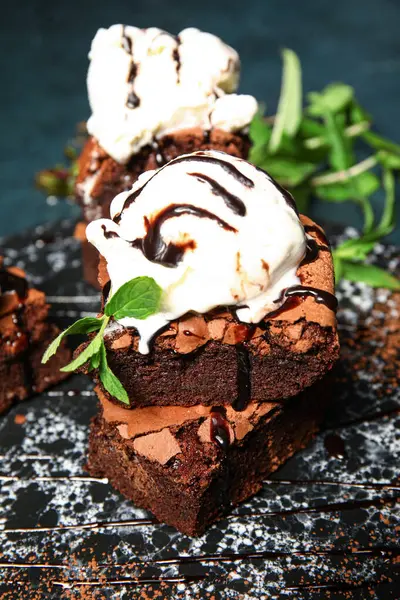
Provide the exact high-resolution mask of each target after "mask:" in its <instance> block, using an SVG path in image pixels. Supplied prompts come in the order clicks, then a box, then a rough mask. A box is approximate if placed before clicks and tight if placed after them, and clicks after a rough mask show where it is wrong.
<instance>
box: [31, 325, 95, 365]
mask: <svg viewBox="0 0 400 600" xmlns="http://www.w3.org/2000/svg"><path fill="white" fill-rule="evenodd" d="M101 323H102V321H101V319H97V318H96V317H85V318H83V319H79V321H76V322H75V323H73V325H70V327H68V329H66V330H65V331H62V332H61V333H60V334H59V335H58V336H57V337H56V339H55V340H53V341H52V342H51V344H50V346H49V347H48V348H47V350H46V352H45V353H44V354H43V357H42V364H45V363H47V361H48V360H49V359H50V358H51V357H52V356H53V355H54V354H55V353H56V352H57V350H58V347H59V345H60V344H61V342H62V340H63V338H65V336H67V335H75V334H79V333H91V332H93V331H97V330H98V329H100V327H101Z"/></svg>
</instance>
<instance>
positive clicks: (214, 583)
mask: <svg viewBox="0 0 400 600" xmlns="http://www.w3.org/2000/svg"><path fill="white" fill-rule="evenodd" d="M74 225H75V224H74V223H73V222H72V221H63V222H60V223H57V224H56V225H54V224H52V225H49V226H40V227H38V228H36V229H35V230H34V231H30V232H28V233H26V234H24V235H20V236H16V237H14V238H12V239H5V240H1V241H0V247H1V253H2V254H3V255H4V256H5V262H6V264H10V265H11V264H13V265H16V266H19V267H22V268H23V269H24V270H26V272H27V275H28V278H29V280H30V282H31V283H32V284H33V285H35V287H39V288H40V289H43V290H44V291H45V292H46V294H47V296H48V300H49V302H50V303H51V304H52V309H51V315H52V317H53V318H54V320H55V321H57V323H58V324H59V325H60V326H61V327H65V326H67V325H68V324H70V323H71V321H73V320H76V319H77V318H79V317H81V316H87V315H90V314H93V313H94V314H95V313H96V311H97V308H98V306H99V295H98V293H97V292H96V291H95V290H93V289H91V288H90V287H89V286H88V285H87V284H85V283H84V282H83V281H82V273H81V260H80V247H79V243H78V241H77V240H75V239H74V238H73V237H72V232H73V230H74ZM346 234H347V235H351V234H352V232H351V230H348V231H346ZM372 260H373V261H374V262H377V263H378V264H381V265H382V266H385V267H386V268H388V269H390V270H391V271H392V272H397V273H398V272H399V266H400V258H399V251H398V249H396V248H395V247H393V246H381V245H378V246H377V247H376V249H375V253H374V256H373V258H372ZM338 296H339V301H340V311H339V313H338V317H339V327H340V334H341V344H342V359H341V363H340V365H339V367H338V369H337V371H336V378H335V389H334V402H333V405H332V408H331V410H330V412H329V414H328V415H327V417H326V420H325V422H324V425H323V427H322V431H321V432H320V434H319V435H318V436H317V437H316V438H315V440H314V441H313V442H312V443H311V444H310V446H309V447H308V448H307V449H306V450H304V451H302V452H300V453H298V454H297V455H296V456H294V457H293V458H292V459H291V460H290V461H289V462H288V463H286V465H285V466H284V467H283V468H281V469H280V470H279V471H278V472H276V473H275V474H273V475H272V476H271V477H270V478H269V479H268V480H266V481H265V485H264V487H263V489H262V491H261V493H259V494H257V496H255V497H254V498H253V499H251V500H250V501H248V502H246V503H245V504H243V505H241V506H240V507H238V508H236V509H235V510H233V512H232V513H231V514H230V515H228V516H227V517H226V518H225V519H223V520H222V521H220V522H219V523H217V525H215V526H213V527H212V528H211V529H209V531H208V532H207V533H206V534H205V535H204V536H203V537H201V538H197V539H192V538H189V537H186V536H184V535H182V534H180V533H178V532H177V531H176V530H174V529H173V528H171V527H168V526H166V525H164V524H159V523H157V522H156V521H155V520H154V519H153V517H152V516H151V515H150V514H149V513H146V512H145V511H143V510H141V509H137V508H135V507H134V506H133V505H132V504H131V503H130V502H129V501H127V500H125V499H124V498H122V497H121V496H120V495H119V494H118V493H116V492H114V491H113V490H112V488H111V487H110V486H109V485H108V483H107V481H106V480H102V479H95V478H91V477H88V476H87V473H86V472H85V460H86V448H87V437H88V425H89V421H90V418H91V416H92V415H94V413H95V411H96V400H95V396H94V392H93V389H92V384H91V382H90V380H89V379H87V378H85V377H83V376H76V375H75V376H72V377H71V378H70V379H68V380H67V381H65V382H64V383H62V384H60V385H59V386H57V387H56V388H53V389H51V390H49V391H47V392H46V393H44V394H42V395H41V396H40V397H36V398H33V399H31V400H29V401H27V402H24V403H21V404H18V405H16V406H14V407H13V408H12V409H11V410H10V411H9V413H8V414H7V415H5V416H3V417H1V420H0V485H1V492H0V507H1V512H0V540H1V542H0V548H1V549H0V597H1V598H2V599H4V600H6V599H15V598H35V599H36V598H37V599H42V598H43V599H47V598H48V599H53V598H54V599H55V598H104V599H111V598H121V599H128V598H129V599H131V598H133V599H135V598H138V599H139V598H143V599H148V598H182V599H184V598H185V599H190V598H201V599H206V598H209V599H210V600H211V599H218V598H229V599H231V598H232V599H236V598H244V599H252V598H257V599H258V598H260V599H267V598H307V599H308V598H309V599H317V598H318V599H319V598H321V599H322V598H330V599H334V598H346V597H347V598H369V599H373V598H376V599H379V600H381V599H386V598H399V597H400V591H399V590H400V576H399V572H398V571H396V564H397V566H398V561H399V555H400V553H399V548H400V546H399V542H398V534H399V531H400V514H399V511H398V504H396V503H397V499H398V497H399V492H400V480H399V477H398V465H399V457H400V442H399V430H398V426H399V423H400V392H399V386H398V384H399V369H400V356H399V347H400V344H399V342H400V298H399V297H400V294H397V295H394V294H391V293H390V292H388V291H386V290H377V291H373V290H372V289H371V288H369V287H367V286H364V285H361V284H351V283H349V282H342V283H341V284H340V285H339V290H338Z"/></svg>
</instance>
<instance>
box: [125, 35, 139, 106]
mask: <svg viewBox="0 0 400 600" xmlns="http://www.w3.org/2000/svg"><path fill="white" fill-rule="evenodd" d="M121 43H122V48H123V49H124V50H125V52H126V53H127V54H129V56H130V57H131V65H130V68H129V75H128V80H127V82H128V83H129V85H130V91H129V93H128V97H127V99H126V106H127V107H128V108H137V107H138V106H139V105H140V98H139V97H138V96H137V95H136V94H135V91H134V89H133V85H134V82H135V78H136V75H137V71H138V66H137V65H136V64H135V62H134V60H133V54H132V52H133V48H132V40H131V38H130V37H129V36H128V35H126V26H125V25H123V27H122V41H121Z"/></svg>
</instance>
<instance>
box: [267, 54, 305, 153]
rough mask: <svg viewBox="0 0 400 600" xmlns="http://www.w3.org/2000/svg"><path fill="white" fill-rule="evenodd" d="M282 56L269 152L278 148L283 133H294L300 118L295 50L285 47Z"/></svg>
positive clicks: (300, 87)
mask: <svg viewBox="0 0 400 600" xmlns="http://www.w3.org/2000/svg"><path fill="white" fill-rule="evenodd" d="M282 58H283V75H282V87H281V93H280V98H279V104H278V111H277V114H276V117H275V123H274V127H273V129H272V135H271V140H270V144H269V149H270V151H271V152H275V151H276V150H277V149H278V148H279V146H280V143H281V139H282V134H283V133H286V134H287V135H288V136H289V137H294V136H295V135H296V133H297V131H298V129H299V127H300V123H301V118H302V83H301V66H300V61H299V59H298V57H297V55H296V54H295V52H293V50H289V49H287V48H285V49H284V50H283V51H282Z"/></svg>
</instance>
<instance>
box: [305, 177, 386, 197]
mask: <svg viewBox="0 0 400 600" xmlns="http://www.w3.org/2000/svg"><path fill="white" fill-rule="evenodd" d="M379 187H380V182H379V179H378V177H377V176H376V175H374V174H373V173H371V172H370V171H365V172H364V173H360V174H359V175H357V176H356V177H353V178H351V179H349V180H345V181H335V182H333V183H329V184H327V185H318V186H316V188H315V193H316V194H317V196H318V197H319V198H321V200H327V201H328V202H343V201H345V200H354V201H356V202H357V196H363V197H368V196H371V195H372V194H373V193H374V192H376V191H377V190H378V189H379Z"/></svg>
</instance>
